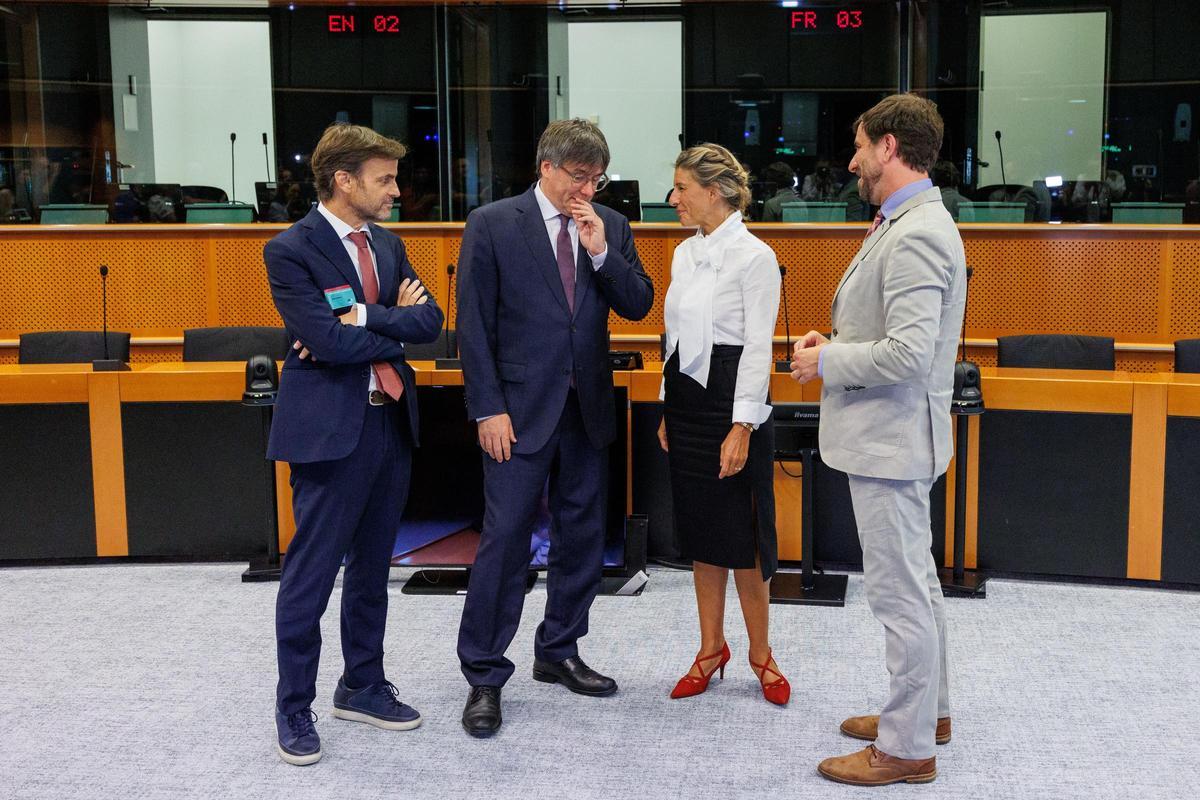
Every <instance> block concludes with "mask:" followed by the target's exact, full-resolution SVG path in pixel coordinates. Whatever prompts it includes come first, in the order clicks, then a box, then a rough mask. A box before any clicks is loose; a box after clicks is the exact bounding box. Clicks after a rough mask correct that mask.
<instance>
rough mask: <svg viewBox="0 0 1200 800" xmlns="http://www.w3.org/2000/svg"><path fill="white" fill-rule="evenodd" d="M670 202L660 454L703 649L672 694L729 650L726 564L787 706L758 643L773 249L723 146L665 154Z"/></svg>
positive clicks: (694, 689) (768, 479)
mask: <svg viewBox="0 0 1200 800" xmlns="http://www.w3.org/2000/svg"><path fill="white" fill-rule="evenodd" d="M670 202H671V205H672V206H674V207H675V210H676V213H678V214H679V221H680V223H682V224H683V225H684V226H685V227H695V228H698V229H699V230H698V231H697V233H696V235H695V236H693V237H691V238H690V239H688V240H687V241H685V242H684V243H683V244H681V245H680V246H679V247H677V248H676V249H675V255H674V258H673V260H672V263H671V286H670V289H669V290H668V291H667V296H666V300H665V307H664V316H665V320H666V332H667V346H666V352H667V353H668V354H670V355H669V358H668V359H667V363H666V365H665V366H664V368H663V384H662V392H661V397H662V399H663V400H664V401H665V413H664V415H663V421H662V423H661V424H660V425H659V428H658V439H659V443H660V444H661V445H662V448H663V450H665V451H666V452H667V458H668V462H669V463H670V470H671V495H672V500H673V502H674V509H675V530H676V537H677V540H678V543H679V545H680V548H681V549H682V551H683V553H684V555H685V556H687V557H689V558H691V559H692V563H693V572H692V574H693V578H694V580H695V584H696V605H697V607H698V610H699V613H700V650H699V653H698V654H697V655H696V660H695V661H694V662H693V663H692V668H691V669H690V670H689V671H688V673H687V675H685V676H684V677H683V678H681V679H680V680H679V683H678V684H677V685H676V686H675V688H674V690H673V691H672V692H671V697H672V698H676V699H678V698H683V697H692V696H694V695H698V694H701V693H702V692H704V691H705V690H706V689H707V688H708V684H709V681H710V680H711V679H712V676H713V675H714V674H716V673H717V672H718V670H719V671H720V673H721V677H722V678H724V677H725V665H726V663H728V661H729V659H730V651H729V645H728V644H727V643H726V641H725V632H724V630H723V620H724V617H725V585H726V581H727V579H728V577H729V571H730V570H731V569H732V570H733V575H734V583H735V584H736V585H737V590H738V598H739V600H740V601H741V605H742V616H743V618H744V619H745V621H746V631H747V633H748V634H749V638H750V653H749V660H750V666H751V667H752V668H753V670H754V673H755V674H756V675H757V676H758V679H759V681H760V683H761V684H762V692H763V696H764V697H766V699H767V700H769V701H771V702H772V703H775V704H777V705H784V704H786V703H787V701H788V699H789V697H790V696H791V686H790V685H789V684H788V682H787V679H786V678H784V677H783V675H782V673H780V671H779V666H778V665H777V664H776V663H775V660H774V658H773V657H772V655H771V647H770V644H769V643H768V639H767V617H768V608H769V605H770V580H771V576H772V575H773V574H774V573H775V569H776V567H777V566H778V559H777V556H776V544H775V497H774V493H773V485H772V483H773V464H772V459H773V457H774V452H773V451H774V436H775V434H774V427H773V423H772V421H771V406H770V404H769V403H768V402H767V388H768V384H769V382H770V378H771V361H772V355H771V340H772V337H773V336H774V333H775V318H776V315H777V313H778V310H779V285H780V274H779V264H778V262H777V261H776V259H775V253H774V252H773V251H772V250H771V248H770V247H768V246H767V245H766V244H764V243H763V242H762V241H760V240H759V239H757V238H756V237H755V236H753V235H752V234H751V233H750V232H749V231H748V230H747V229H746V225H745V223H744V222H743V221H742V211H743V209H745V207H746V205H747V204H748V203H749V202H750V188H749V184H748V175H747V172H746V170H745V168H744V167H742V165H741V164H739V163H738V161H737V159H735V158H734V157H733V155H732V154H731V153H730V152H729V151H728V150H726V149H725V148H724V147H721V146H720V145H715V144H700V145H697V146H695V147H692V148H689V149H688V150H685V151H684V152H683V153H681V154H680V155H679V158H678V159H676V161H675V188H674V190H673V191H672V192H671V201H670Z"/></svg>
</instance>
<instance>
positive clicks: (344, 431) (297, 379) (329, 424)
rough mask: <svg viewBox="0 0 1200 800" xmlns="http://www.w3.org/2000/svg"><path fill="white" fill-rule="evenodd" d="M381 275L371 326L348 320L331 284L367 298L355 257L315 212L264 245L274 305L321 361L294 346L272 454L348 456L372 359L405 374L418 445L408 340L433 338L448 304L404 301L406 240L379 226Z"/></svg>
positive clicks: (307, 458)
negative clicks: (338, 309) (333, 299)
mask: <svg viewBox="0 0 1200 800" xmlns="http://www.w3.org/2000/svg"><path fill="white" fill-rule="evenodd" d="M370 227H371V243H372V246H373V247H374V250H375V262H376V266H377V271H378V273H379V303H377V304H376V303H371V304H368V305H367V306H366V308H367V320H366V325H365V326H364V327H358V326H355V325H343V324H342V323H341V322H339V321H338V318H337V317H336V316H334V314H333V310H332V309H331V308H330V307H329V303H328V302H327V301H326V299H325V290H326V289H333V288H336V287H338V286H345V285H349V286H350V287H351V288H352V289H353V290H354V297H355V298H356V300H357V302H359V303H365V302H366V301H365V299H364V298H363V290H362V283H361V281H359V279H358V272H357V271H356V270H355V268H354V264H353V263H352V262H351V260H350V254H349V253H347V252H346V248H345V247H344V246H343V245H342V242H341V240H339V239H338V237H337V234H336V233H335V232H334V230H333V227H332V226H330V224H329V223H328V222H326V221H325V218H324V217H322V216H321V214H320V212H318V211H317V209H315V208H314V209H313V210H312V211H310V212H309V214H308V216H306V217H305V218H304V219H302V220H300V221H299V222H297V223H296V224H295V225H293V226H292V227H290V228H288V229H287V230H286V231H284V232H283V233H281V234H279V235H278V236H276V237H275V238H273V239H272V240H271V241H269V242H267V246H266V247H265V248H264V249H263V259H264V260H265V261H266V263H267V278H268V279H269V280H270V283H271V297H272V298H274V300H275V308H277V309H278V310H279V316H281V317H283V322H284V324H285V325H286V326H287V330H288V335H289V336H290V337H291V338H292V339H293V340H296V339H299V340H300V341H301V342H303V343H304V345H305V346H306V347H308V349H309V351H311V353H312V355H313V356H314V357H315V360H312V359H305V360H303V361H302V360H300V357H299V354H298V353H297V351H296V350H290V351H288V355H287V359H286V360H284V362H283V372H282V374H281V375H280V378H279V397H278V399H277V400H276V402H275V416H274V420H273V422H272V424H271V438H270V442H269V443H268V445H267V457H268V458H271V459H274V460H276V461H288V462H292V463H307V462H311V461H332V460H334V459H339V458H345V457H346V456H347V455H349V454H350V452H351V451H352V450H353V449H354V447H355V445H357V444H358V437H359V433H360V432H361V431H362V423H363V414H364V412H365V411H366V408H367V387H368V385H369V383H370V368H371V362H373V361H388V362H390V363H391V364H392V365H393V366H394V367H395V368H396V371H397V372H399V373H400V377H401V379H402V380H403V381H404V397H403V399H404V401H405V402H406V403H407V406H408V420H409V424H410V425H411V427H412V437H413V443H414V444H416V443H417V432H418V427H419V420H418V417H417V393H416V386H415V384H414V382H413V372H412V368H411V367H409V366H408V364H406V363H405V361H404V345H403V344H401V342H416V343H423V342H432V341H434V340H435V339H437V337H438V333H439V332H440V330H441V326H442V319H443V318H442V310H441V309H440V308H438V306H437V303H436V302H435V301H434V299H433V296H432V295H428V297H429V299H428V300H427V301H426V302H425V303H424V304H422V305H413V306H405V307H404V308H397V307H395V305H396V298H397V297H398V295H399V288H400V282H401V281H402V280H404V279H405V278H410V279H412V280H416V279H417V273H416V272H415V271H414V270H413V268H412V265H411V264H409V262H408V256H407V255H405V252H404V243H403V242H401V241H400V237H399V236H396V235H395V234H394V233H392V232H391V231H388V230H385V229H384V228H381V227H379V226H378V225H371V226H370Z"/></svg>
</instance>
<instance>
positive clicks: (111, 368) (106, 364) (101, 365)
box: [92, 264, 129, 372]
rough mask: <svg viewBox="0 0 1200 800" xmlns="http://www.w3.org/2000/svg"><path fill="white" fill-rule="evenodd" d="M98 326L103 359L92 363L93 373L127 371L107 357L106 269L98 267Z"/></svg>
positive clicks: (113, 359) (122, 365) (123, 363)
mask: <svg viewBox="0 0 1200 800" xmlns="http://www.w3.org/2000/svg"><path fill="white" fill-rule="evenodd" d="M100 324H101V331H102V333H101V335H102V336H103V337H104V358H98V359H95V360H94V361H92V370H93V371H94V372H118V371H120V370H127V369H129V365H128V364H126V363H125V362H123V361H121V360H119V359H115V358H109V357H108V267H107V266H105V265H104V264H101V265H100Z"/></svg>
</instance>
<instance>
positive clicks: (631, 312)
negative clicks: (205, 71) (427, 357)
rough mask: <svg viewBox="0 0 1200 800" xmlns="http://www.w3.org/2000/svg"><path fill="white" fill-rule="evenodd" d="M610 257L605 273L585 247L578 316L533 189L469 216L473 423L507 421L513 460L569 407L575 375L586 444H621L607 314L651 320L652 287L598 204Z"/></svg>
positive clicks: (462, 322) (629, 236)
mask: <svg viewBox="0 0 1200 800" xmlns="http://www.w3.org/2000/svg"><path fill="white" fill-rule="evenodd" d="M594 208H595V209H596V214H597V215H598V216H599V217H600V219H601V220H602V221H603V222H604V235H605V238H606V239H607V241H608V255H606V256H605V260H604V266H603V267H601V268H600V269H599V270H594V269H593V267H592V261H591V257H590V256H589V255H588V252H587V248H585V247H584V246H583V245H582V243H581V244H580V246H579V257H578V260H577V262H576V265H575V276H576V278H575V313H574V314H571V313H570V312H569V310H568V306H567V296H566V293H565V292H564V291H563V286H562V279H561V278H560V277H559V274H558V262H557V261H556V260H555V258H554V249H553V247H552V246H551V244H550V237H549V236H548V235H547V233H546V224H545V222H544V221H543V219H542V212H541V209H540V208H539V206H538V203H537V198H536V197H535V196H534V193H533V189H532V188H530V189H529V191H527V192H525V194H523V195H521V196H519V197H513V198H509V199H506V200H499V201H497V202H495V203H490V204H489V205H486V206H483V207H482V208H478V209H476V210H475V211H472V212H471V214H470V216H468V217H467V225H466V229H465V230H464V231H463V240H462V251H461V254H460V255H459V262H458V320H457V330H458V344H459V351H460V355H461V357H462V364H463V381H464V383H465V385H466V399H467V415H468V417H469V418H471V419H479V418H480V417H485V416H491V415H495V414H504V413H507V414H508V415H509V416H510V417H511V418H512V423H513V433H514V434H515V435H516V437H517V442H516V444H515V445H513V450H514V452H517V453H533V452H536V451H538V450H540V449H541V448H542V447H543V446H544V445H545V444H546V441H547V440H548V439H549V438H550V434H552V433H553V432H554V428H555V426H556V425H557V424H558V420H559V417H560V416H561V414H562V410H563V406H564V405H565V403H566V398H567V390H568V388H569V387H570V380H571V371H572V369H574V370H575V387H576V389H577V391H578V394H579V404H580V407H581V409H582V412H583V419H584V425H585V427H586V429H587V435H588V439H589V441H590V442H591V443H592V445H593V446H594V447H596V448H601V447H605V446H607V445H609V444H611V443H612V441H613V440H614V439H615V437H616V417H615V413H614V409H613V383H612V368H611V367H610V365H609V363H608V312H609V309H612V310H613V311H616V312H617V314H619V315H621V316H622V317H625V318H626V319H631V320H638V319H641V318H642V317H644V316H646V313H647V312H648V311H649V310H650V306H651V304H652V303H653V302H654V287H653V286H652V285H651V283H650V277H649V276H648V275H646V272H645V270H643V269H642V262H641V261H640V260H639V259H638V255H637V251H636V250H635V249H634V246H633V232H632V231H631V230H630V229H629V223H628V222H627V221H626V219H625V218H624V217H623V216H621V215H620V214H618V213H617V212H615V211H613V210H612V209H610V208H607V207H605V206H602V205H594Z"/></svg>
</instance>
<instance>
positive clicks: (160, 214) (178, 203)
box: [110, 183, 184, 223]
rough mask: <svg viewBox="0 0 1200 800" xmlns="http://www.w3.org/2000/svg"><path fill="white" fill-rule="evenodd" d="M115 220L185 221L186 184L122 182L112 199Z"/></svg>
mask: <svg viewBox="0 0 1200 800" xmlns="http://www.w3.org/2000/svg"><path fill="white" fill-rule="evenodd" d="M110 217H111V218H112V221H113V222H167V223H170V222H183V219H184V211H183V187H181V186H180V185H179V184H178V183H122V184H118V186H117V195H116V197H114V198H113V202H112V212H111V214H110Z"/></svg>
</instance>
